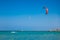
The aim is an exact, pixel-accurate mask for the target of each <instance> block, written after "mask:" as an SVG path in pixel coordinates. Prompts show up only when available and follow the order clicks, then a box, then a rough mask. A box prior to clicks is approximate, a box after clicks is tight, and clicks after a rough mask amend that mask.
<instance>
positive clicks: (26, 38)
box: [0, 31, 60, 40]
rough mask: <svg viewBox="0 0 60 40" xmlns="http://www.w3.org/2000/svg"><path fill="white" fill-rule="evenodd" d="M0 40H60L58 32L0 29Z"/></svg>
mask: <svg viewBox="0 0 60 40" xmlns="http://www.w3.org/2000/svg"><path fill="white" fill-rule="evenodd" d="M0 40H60V32H49V31H15V33H12V32H11V31H0Z"/></svg>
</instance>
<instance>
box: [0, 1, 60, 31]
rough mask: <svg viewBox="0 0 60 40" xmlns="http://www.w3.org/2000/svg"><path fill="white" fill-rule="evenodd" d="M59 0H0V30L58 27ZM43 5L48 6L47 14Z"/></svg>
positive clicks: (59, 19)
mask: <svg viewBox="0 0 60 40" xmlns="http://www.w3.org/2000/svg"><path fill="white" fill-rule="evenodd" d="M59 4H60V0H0V30H20V29H21V28H23V30H50V29H53V28H57V27H59V28H60V5H59ZM43 6H46V7H48V10H49V11H48V15H46V14H45V10H44V9H43Z"/></svg>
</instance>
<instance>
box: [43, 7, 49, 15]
mask: <svg viewBox="0 0 60 40" xmlns="http://www.w3.org/2000/svg"><path fill="white" fill-rule="evenodd" d="M43 9H45V10H46V14H48V8H47V7H46V6H44V7H43Z"/></svg>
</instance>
